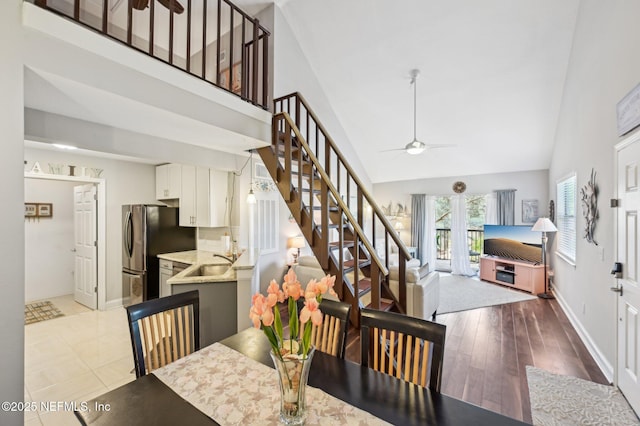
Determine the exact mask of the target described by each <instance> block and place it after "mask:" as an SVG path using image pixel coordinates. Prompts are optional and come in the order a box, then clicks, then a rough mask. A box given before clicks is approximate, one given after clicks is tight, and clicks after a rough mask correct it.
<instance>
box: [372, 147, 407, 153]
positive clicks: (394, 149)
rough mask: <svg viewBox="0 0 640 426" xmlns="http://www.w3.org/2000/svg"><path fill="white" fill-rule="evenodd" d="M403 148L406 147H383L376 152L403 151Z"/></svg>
mask: <svg viewBox="0 0 640 426" xmlns="http://www.w3.org/2000/svg"><path fill="white" fill-rule="evenodd" d="M405 149H406V148H393V149H383V150H382V151H378V152H391V151H404V150H405Z"/></svg>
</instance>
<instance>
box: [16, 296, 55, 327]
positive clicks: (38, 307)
mask: <svg viewBox="0 0 640 426" xmlns="http://www.w3.org/2000/svg"><path fill="white" fill-rule="evenodd" d="M63 316H64V314H63V313H62V312H60V309H58V308H56V307H55V306H54V305H53V303H51V302H49V301H48V300H45V301H44V302H35V303H29V304H27V305H25V307H24V323H25V324H26V325H28V324H33V323H36V322H40V321H45V320H49V319H53V318H58V317H63Z"/></svg>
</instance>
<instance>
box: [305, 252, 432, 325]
mask: <svg viewBox="0 0 640 426" xmlns="http://www.w3.org/2000/svg"><path fill="white" fill-rule="evenodd" d="M292 268H293V270H294V272H295V273H296V276H297V277H298V281H300V283H301V284H302V286H303V287H304V286H306V285H307V283H308V282H309V280H311V279H316V280H320V279H321V278H322V277H324V276H325V275H326V274H325V273H324V271H323V270H322V268H321V267H320V264H319V263H318V260H317V259H316V258H315V257H314V256H300V258H299V259H298V263H297V264H296V265H293V266H292ZM425 269H427V270H428V267H426V268H425ZM423 270H424V269H423ZM420 271H421V269H420V268H417V267H407V274H406V276H407V277H406V278H407V315H409V316H412V317H416V318H422V319H429V317H431V318H433V319H435V316H436V311H437V310H438V306H439V305H440V274H438V272H436V271H432V272H429V273H427V274H426V275H424V276H423V278H420ZM398 277H399V272H398V267H397V266H391V267H390V268H389V285H390V287H391V291H392V292H393V293H394V294H395V296H396V297H398ZM325 297H326V298H328V299H333V298H334V297H332V296H330V295H329V294H327V295H326V296H325Z"/></svg>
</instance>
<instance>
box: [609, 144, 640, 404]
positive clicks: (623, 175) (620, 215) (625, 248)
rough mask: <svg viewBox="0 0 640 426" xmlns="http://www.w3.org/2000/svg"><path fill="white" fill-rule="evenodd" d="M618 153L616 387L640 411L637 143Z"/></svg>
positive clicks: (639, 158)
mask: <svg viewBox="0 0 640 426" xmlns="http://www.w3.org/2000/svg"><path fill="white" fill-rule="evenodd" d="M621 145H622V146H618V147H617V148H618V152H617V163H616V164H617V192H618V199H619V200H620V206H619V207H618V212H617V228H618V229H617V245H618V247H617V249H618V250H617V251H618V252H617V260H618V262H620V263H622V274H621V276H620V277H619V278H618V279H617V289H616V288H614V290H617V291H618V311H617V312H618V321H617V322H618V328H617V329H618V339H617V340H618V348H617V352H618V355H617V380H618V387H619V388H620V390H621V391H622V392H623V393H624V395H625V396H626V398H627V400H628V401H629V403H630V404H631V406H632V407H633V409H634V410H635V411H636V412H640V339H639V338H638V337H639V333H640V315H639V313H640V286H639V282H638V281H639V277H638V260H639V255H640V250H639V249H640V245H639V244H640V238H639V232H640V230H639V229H638V227H639V224H638V213H639V212H640V193H639V187H638V185H639V179H640V177H639V176H638V174H639V170H638V165H639V164H640V142H637V141H636V142H634V143H623V144H621Z"/></svg>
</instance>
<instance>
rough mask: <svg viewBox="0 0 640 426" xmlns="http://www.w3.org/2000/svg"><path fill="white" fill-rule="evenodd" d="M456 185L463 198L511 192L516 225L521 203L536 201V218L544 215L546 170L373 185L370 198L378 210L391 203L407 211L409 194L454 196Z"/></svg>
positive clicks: (546, 195)
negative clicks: (459, 185)
mask: <svg viewBox="0 0 640 426" xmlns="http://www.w3.org/2000/svg"><path fill="white" fill-rule="evenodd" d="M457 181H462V182H464V183H466V184H467V190H466V191H465V194H469V195H481V194H488V193H490V192H493V191H495V190H498V189H515V190H516V203H515V204H516V205H515V207H516V211H515V223H516V224H522V200H530V199H533V200H538V208H539V213H540V216H544V215H548V212H549V189H548V185H549V180H548V172H547V170H533V171H527V172H514V173H494V174H486V175H473V176H453V177H446V178H433V179H416V180H410V181H400V182H388V183H378V184H374V185H373V196H374V198H375V200H376V201H377V202H378V205H380V206H386V205H388V204H389V202H393V205H394V206H395V205H396V203H398V202H399V203H401V204H403V205H405V204H406V205H408V206H409V207H411V194H427V195H454V192H453V190H452V186H453V183H454V182H457Z"/></svg>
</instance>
